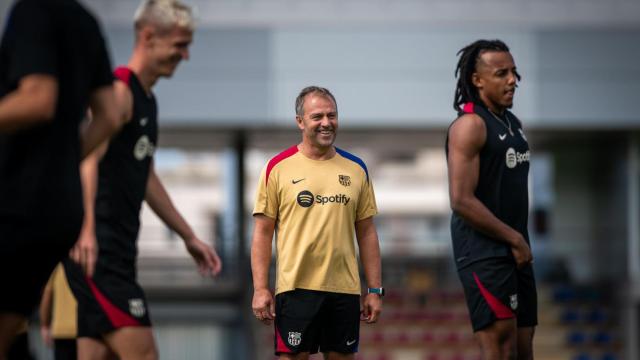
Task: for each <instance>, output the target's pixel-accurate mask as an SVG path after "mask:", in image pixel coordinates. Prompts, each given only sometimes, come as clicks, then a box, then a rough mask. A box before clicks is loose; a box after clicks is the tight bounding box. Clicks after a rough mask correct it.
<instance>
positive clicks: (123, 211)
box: [95, 67, 158, 263]
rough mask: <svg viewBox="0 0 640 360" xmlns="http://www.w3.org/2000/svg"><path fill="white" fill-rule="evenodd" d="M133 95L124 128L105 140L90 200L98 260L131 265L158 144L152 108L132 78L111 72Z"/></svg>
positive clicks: (151, 101) (122, 69) (149, 97)
mask: <svg viewBox="0 0 640 360" xmlns="http://www.w3.org/2000/svg"><path fill="white" fill-rule="evenodd" d="M115 75H116V77H117V78H118V79H120V80H121V81H123V82H125V83H126V84H127V85H128V86H129V88H130V89H131V93H132V95H133V112H132V115H131V119H130V120H129V122H128V123H127V124H126V125H125V126H124V127H123V128H122V130H121V131H120V132H119V133H118V134H117V135H116V136H114V137H113V138H112V139H111V142H110V143H109V148H108V150H107V152H106V154H105V155H104V157H103V158H102V160H101V161H100V165H99V169H98V191H97V195H96V206H95V216H96V235H97V238H98V244H99V247H100V257H102V258H103V259H104V258H109V257H111V256H113V257H116V258H121V259H124V260H127V261H128V262H129V263H131V262H132V261H134V260H135V256H136V254H137V250H136V239H137V237H138V231H139V228H140V218H139V217H140V207H141V206H142V201H143V200H144V196H145V193H146V189H147V180H148V178H149V169H150V167H151V162H152V159H153V154H154V151H155V146H156V143H157V140H158V123H157V111H158V109H157V104H156V99H155V97H154V96H153V94H152V93H147V92H146V91H145V90H144V88H143V87H142V85H141V84H140V81H139V80H138V78H137V77H136V75H135V73H134V72H133V71H131V70H130V69H128V68H125V67H120V68H118V69H116V70H115Z"/></svg>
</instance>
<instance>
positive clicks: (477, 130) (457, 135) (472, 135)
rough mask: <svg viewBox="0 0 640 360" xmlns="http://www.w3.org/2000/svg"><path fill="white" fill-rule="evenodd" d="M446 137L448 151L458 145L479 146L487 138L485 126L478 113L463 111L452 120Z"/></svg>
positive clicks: (482, 144)
mask: <svg viewBox="0 0 640 360" xmlns="http://www.w3.org/2000/svg"><path fill="white" fill-rule="evenodd" d="M448 138H449V150H450V151H451V150H453V149H455V148H457V147H459V146H462V147H464V148H468V147H471V148H481V147H482V146H484V143H485V141H486V138H487V127H486V125H485V123H484V120H483V119H482V118H481V117H480V115H478V114H475V113H465V114H462V115H460V116H459V117H458V118H457V119H455V120H454V121H453V123H452V124H451V126H450V127H449V132H448Z"/></svg>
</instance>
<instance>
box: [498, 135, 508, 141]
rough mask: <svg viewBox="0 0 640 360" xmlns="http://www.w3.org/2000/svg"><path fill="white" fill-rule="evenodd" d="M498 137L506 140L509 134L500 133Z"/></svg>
mask: <svg viewBox="0 0 640 360" xmlns="http://www.w3.org/2000/svg"><path fill="white" fill-rule="evenodd" d="M498 137H499V138H500V140H502V141H504V139H506V138H507V134H502V135H500V134H498Z"/></svg>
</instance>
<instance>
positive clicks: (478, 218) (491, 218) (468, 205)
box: [453, 198, 522, 246]
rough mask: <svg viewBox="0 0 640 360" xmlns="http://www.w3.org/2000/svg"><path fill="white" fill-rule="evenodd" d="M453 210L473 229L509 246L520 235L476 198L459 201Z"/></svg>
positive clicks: (512, 244) (513, 243)
mask: <svg viewBox="0 0 640 360" xmlns="http://www.w3.org/2000/svg"><path fill="white" fill-rule="evenodd" d="M453 211H455V212H456V213H457V214H458V215H460V216H461V217H462V218H463V219H464V220H465V221H467V222H468V223H469V225H471V226H472V227H473V228H474V229H476V230H478V231H480V232H481V233H483V234H485V235H488V236H490V237H491V238H493V239H495V240H497V241H500V242H503V243H505V244H507V245H509V246H514V245H516V243H515V242H516V239H520V238H521V237H522V234H520V233H518V232H517V231H516V230H515V229H513V228H512V227H510V226H509V225H507V224H505V223H504V222H502V221H500V219H498V218H497V217H496V216H495V215H494V214H493V213H492V212H491V211H490V210H489V209H488V208H487V207H486V206H484V204H482V202H480V200H478V199H477V198H470V199H466V200H464V201H461V202H460V203H459V204H457V206H455V207H453Z"/></svg>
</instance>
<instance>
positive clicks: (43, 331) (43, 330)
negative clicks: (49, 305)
mask: <svg viewBox="0 0 640 360" xmlns="http://www.w3.org/2000/svg"><path fill="white" fill-rule="evenodd" d="M40 336H42V342H44V344H45V345H47V346H48V347H52V346H53V338H52V337H51V328H50V327H49V326H48V325H40Z"/></svg>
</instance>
